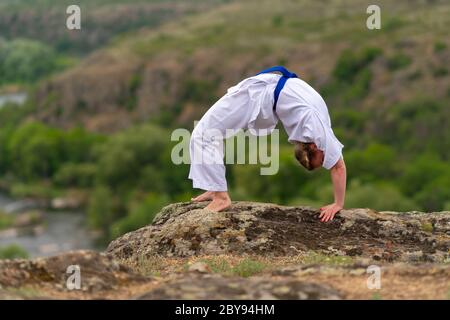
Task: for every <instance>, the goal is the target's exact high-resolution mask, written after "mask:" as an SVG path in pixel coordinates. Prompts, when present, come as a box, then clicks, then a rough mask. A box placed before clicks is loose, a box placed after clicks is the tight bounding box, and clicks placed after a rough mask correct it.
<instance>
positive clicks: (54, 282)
mask: <svg viewBox="0 0 450 320" xmlns="http://www.w3.org/2000/svg"><path fill="white" fill-rule="evenodd" d="M205 205H206V203H177V204H173V205H169V206H167V207H165V208H163V209H162V210H161V212H160V213H159V214H158V215H157V216H156V218H155V220H154V222H153V223H152V224H151V225H149V226H146V227H144V228H141V229H139V230H136V231H134V232H130V233H128V234H125V235H123V236H122V237H120V238H118V239H117V240H115V241H113V242H112V243H111V244H110V245H109V247H108V248H107V250H106V252H105V253H97V252H92V251H75V252H68V253H65V254H62V255H58V256H54V257H50V258H39V259H34V260H23V259H18V260H3V261H0V299H27V298H33V299H37V298H38V299H47V298H50V299H349V298H350V299H361V298H362V299H371V298H372V299H373V298H380V297H382V298H386V299H445V298H448V294H449V293H448V288H449V287H448V279H449V277H450V267H449V264H448V262H449V243H450V242H449V239H450V213H449V212H439V213H418V212H408V213H395V212H376V211H373V210H369V209H351V210H343V211H342V212H341V213H339V214H338V215H337V216H336V218H335V219H334V220H333V221H331V222H329V223H322V222H320V221H319V219H318V211H317V210H315V209H313V208H310V207H285V206H279V205H274V204H266V203H252V202H235V203H233V205H232V206H231V208H229V209H228V210H226V211H224V212H220V213H213V212H210V211H208V210H206V209H204V207H205ZM308 256H311V257H312V258H311V257H310V258H308ZM373 265H375V267H376V268H380V274H382V278H381V279H382V280H381V281H382V285H383V288H382V289H379V290H378V291H376V292H375V293H374V291H371V290H369V289H368V287H367V279H368V278H367V277H368V270H369V269H368V267H369V266H370V267H373ZM70 266H76V268H78V269H79V271H80V277H81V278H80V279H81V282H80V287H79V288H76V289H75V290H74V289H73V288H70V287H69V286H68V285H67V284H68V280H69V277H70V276H71V275H73V274H74V273H73V272H74V269H70V268H69V267H70ZM68 268H69V269H68ZM381 270H382V272H381Z"/></svg>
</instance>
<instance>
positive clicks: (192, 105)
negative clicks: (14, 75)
mask: <svg viewBox="0 0 450 320" xmlns="http://www.w3.org/2000/svg"><path fill="white" fill-rule="evenodd" d="M367 5H368V2H367V1H362V0H358V1H353V2H352V3H351V5H350V4H348V5H346V4H345V3H341V2H334V1H332V2H331V3H329V2H316V1H290V0H284V1H281V2H280V4H279V5H278V6H277V7H276V8H275V9H274V8H273V5H272V2H271V1H245V2H239V3H230V4H226V5H223V6H221V7H219V8H217V9H214V10H212V11H209V12H207V13H203V14H198V15H195V16H192V17H186V18H183V19H179V20H178V21H174V22H173V23H170V24H168V25H164V26H162V27H161V28H158V29H157V30H156V31H145V30H143V31H141V32H139V33H136V34H134V35H130V36H128V37H126V38H124V39H122V41H120V42H118V43H117V44H114V45H113V46H111V47H109V48H107V49H104V50H100V51H98V52H95V53H94V54H92V55H91V56H90V57H89V58H88V59H86V60H85V61H84V62H83V63H81V64H80V65H79V66H78V67H76V68H75V69H73V70H70V71H68V72H66V73H64V74H62V75H60V76H58V77H56V78H55V79H53V80H51V81H49V82H47V83H44V84H43V85H42V86H41V87H40V89H39V90H38V93H37V105H38V110H37V117H38V118H39V119H43V120H45V121H46V122H49V123H52V124H57V125H60V126H64V127H66V126H72V125H73V124H75V123H81V124H84V125H85V126H86V127H88V128H89V129H92V130H101V131H111V130H112V131H114V130H118V129H121V128H124V127H126V126H128V125H130V124H131V123H133V122H137V121H142V120H145V119H149V118H155V117H159V118H162V119H163V120H162V121H165V123H168V124H172V125H173V124H176V123H178V124H183V125H189V126H191V123H192V121H193V120H194V119H198V118H199V117H200V115H201V114H202V113H203V112H204V110H205V109H207V108H208V107H209V106H210V105H211V103H212V102H214V101H215V100H216V99H217V98H218V97H220V96H221V95H222V94H223V93H224V91H225V89H226V88H227V87H229V86H231V85H234V84H235V83H236V82H237V81H239V80H240V79H242V78H243V77H246V76H250V75H253V74H254V73H255V72H257V71H259V70H260V69H262V68H264V67H266V66H269V65H274V64H285V65H286V66H288V67H289V68H291V69H293V70H295V71H297V73H298V74H300V75H301V77H302V78H304V79H305V80H307V81H309V82H310V83H311V84H312V85H314V86H316V87H318V88H319V89H321V90H322V91H323V92H324V94H325V96H326V97H327V102H328V104H329V106H330V108H331V109H332V110H339V109H341V110H343V109H344V110H353V111H361V112H364V111H366V110H371V111H372V112H375V111H376V112H377V114H379V115H378V119H379V120H382V121H385V122H387V124H386V125H389V126H392V124H391V123H390V122H389V117H388V116H387V115H386V112H387V111H386V110H387V109H389V108H393V106H394V105H396V104H398V103H405V102H410V101H417V100H418V99H419V100H420V101H422V100H426V99H427V98H433V99H436V100H440V101H448V99H449V85H448V83H449V75H448V70H447V66H448V64H449V62H450V60H449V59H450V58H449V57H450V52H449V47H450V44H449V40H448V39H449V37H448V35H449V33H448V28H447V26H448V25H449V16H450V15H449V14H448V13H449V11H450V5H449V4H448V2H446V1H434V2H433V4H430V5H428V4H422V2H421V1H413V2H411V1H400V2H395V4H394V3H392V2H388V1H382V2H381V7H382V8H383V20H382V21H383V25H382V29H381V30H380V31H369V30H368V29H367V28H366V26H365V21H366V18H367V15H366V13H365V10H366V8H367ZM368 48H369V49H372V50H373V52H372V53H373V55H371V54H370V53H369V58H367V57H366V53H365V52H367V49H368ZM345 50H349V51H345ZM365 50H366V51H365ZM377 50H380V52H378V51H377ZM346 57H347V60H346ZM351 61H354V65H352V63H351ZM337 68H341V69H342V68H343V69H344V70H336V69H337ZM343 83H344V84H346V85H345V87H344V88H343V87H342V84H343ZM347 84H348V85H347ZM424 104H426V103H424ZM436 108H437V109H438V110H436V111H435V114H439V119H441V120H442V121H444V120H448V119H449V114H448V113H449V112H448V108H444V107H442V106H437V107H436ZM433 119H434V118H433ZM436 121H438V120H436V119H434V120H433V126H435V125H436V124H437V123H436ZM433 126H431V127H433ZM389 128H390V127H389ZM383 129H385V128H380V127H378V126H376V125H374V124H373V123H372V124H371V123H368V124H367V126H365V128H364V130H370V131H371V133H372V134H377V133H379V132H382V130H383ZM430 130H432V128H431V129H430V128H429V127H427V126H425V128H423V129H421V131H422V132H423V131H425V133H428V131H430Z"/></svg>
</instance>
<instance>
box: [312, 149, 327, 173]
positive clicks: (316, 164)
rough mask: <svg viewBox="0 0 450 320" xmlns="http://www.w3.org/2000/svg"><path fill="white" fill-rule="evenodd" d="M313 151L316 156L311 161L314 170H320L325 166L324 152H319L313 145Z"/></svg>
mask: <svg viewBox="0 0 450 320" xmlns="http://www.w3.org/2000/svg"><path fill="white" fill-rule="evenodd" d="M311 149H312V150H313V151H314V156H313V158H312V159H311V166H312V170H315V169H317V168H320V167H321V166H322V165H323V159H324V157H325V155H324V153H323V151H322V150H319V149H318V148H317V146H316V145H315V144H314V143H313V144H312V145H311Z"/></svg>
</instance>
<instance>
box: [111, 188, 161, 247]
mask: <svg viewBox="0 0 450 320" xmlns="http://www.w3.org/2000/svg"><path fill="white" fill-rule="evenodd" d="M168 203H169V200H168V199H167V198H166V197H165V196H164V195H160V194H155V193H150V194H148V195H147V196H146V197H145V199H144V200H143V201H141V202H132V203H131V205H130V207H129V209H128V214H127V215H126V216H125V217H124V218H122V219H120V220H118V221H116V222H115V223H114V224H112V226H111V232H110V233H111V235H112V237H113V238H116V237H119V236H121V235H122V234H124V233H126V232H129V231H133V230H136V229H139V228H141V227H143V226H146V225H148V224H150V223H152V221H153V219H154V218H155V216H156V214H157V213H158V212H159V211H160V210H161V209H162V207H164V206H166V205H167V204H168Z"/></svg>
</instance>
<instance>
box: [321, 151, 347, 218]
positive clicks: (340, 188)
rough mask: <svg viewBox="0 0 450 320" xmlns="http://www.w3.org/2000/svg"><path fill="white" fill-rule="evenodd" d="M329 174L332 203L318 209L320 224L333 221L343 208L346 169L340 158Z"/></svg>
mask: <svg viewBox="0 0 450 320" xmlns="http://www.w3.org/2000/svg"><path fill="white" fill-rule="evenodd" d="M330 174H331V180H332V181H333V187H334V203H332V204H330V205H327V206H325V207H322V208H320V215H319V219H321V221H322V222H327V221H330V220H333V218H334V216H335V215H336V213H338V212H339V211H341V210H342V209H343V208H344V202H345V187H346V183H347V169H346V167H345V162H344V159H343V158H340V159H339V160H338V162H336V164H335V165H334V166H333V167H332V168H331V169H330Z"/></svg>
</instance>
